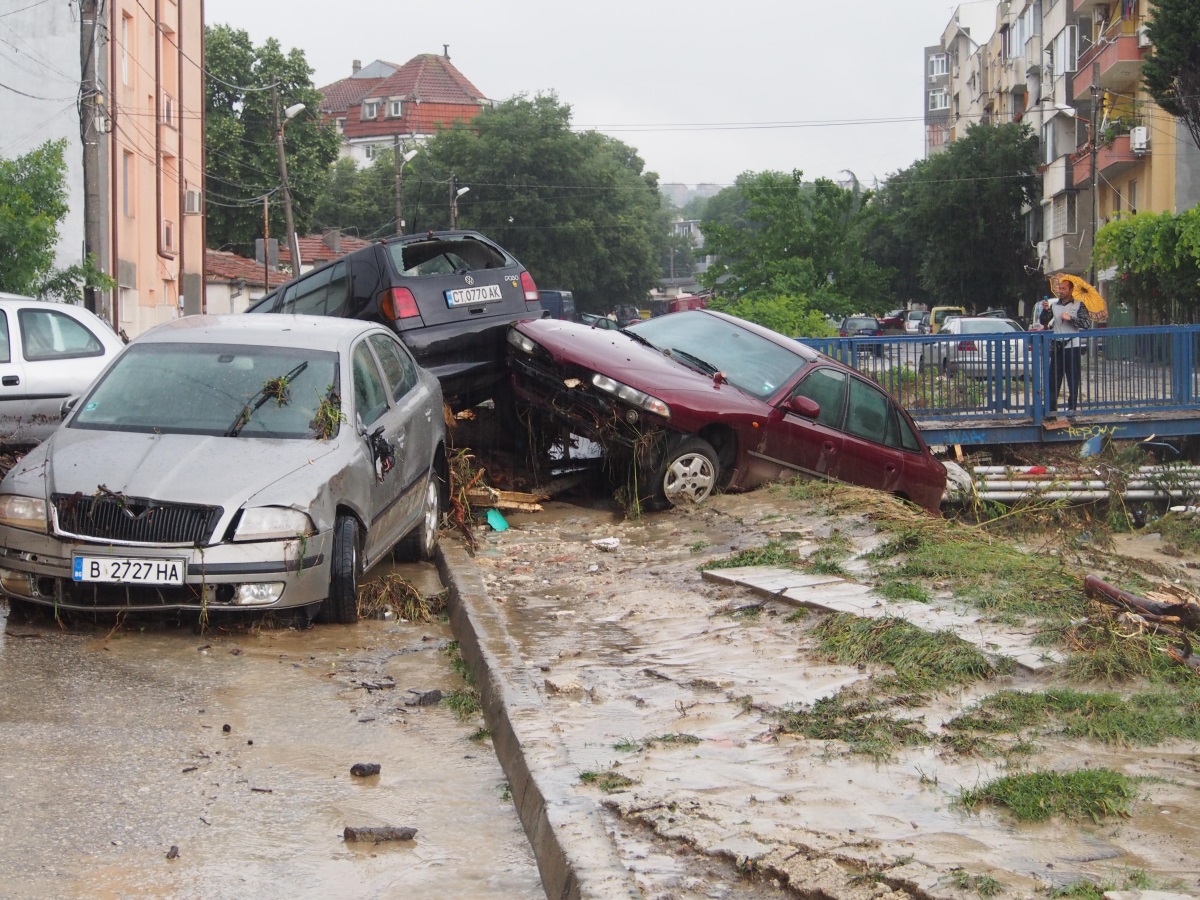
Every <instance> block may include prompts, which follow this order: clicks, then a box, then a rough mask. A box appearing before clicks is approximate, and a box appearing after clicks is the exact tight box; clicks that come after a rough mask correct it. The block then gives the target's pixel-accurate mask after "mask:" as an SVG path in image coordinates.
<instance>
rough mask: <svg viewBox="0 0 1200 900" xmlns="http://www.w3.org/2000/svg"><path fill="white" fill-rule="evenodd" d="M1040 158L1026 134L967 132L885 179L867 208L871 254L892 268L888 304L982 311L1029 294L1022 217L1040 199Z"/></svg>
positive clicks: (1012, 129)
mask: <svg viewBox="0 0 1200 900" xmlns="http://www.w3.org/2000/svg"><path fill="white" fill-rule="evenodd" d="M1037 154H1038V150H1037V138H1036V137H1035V136H1034V134H1033V132H1032V131H1031V130H1030V129H1029V127H1028V126H1027V125H1023V124H1005V125H971V126H970V127H968V129H967V133H966V135H965V136H963V137H962V138H960V139H958V140H956V141H954V142H952V143H951V144H950V145H949V146H948V147H947V148H946V149H945V150H944V151H943V152H941V153H937V154H935V155H933V156H931V157H929V158H928V159H924V160H919V161H918V162H916V163H914V164H913V165H911V166H909V167H908V168H907V169H905V170H903V171H902V172H899V173H897V174H896V175H894V176H893V177H892V178H890V179H888V181H887V182H886V183H885V184H884V185H883V187H881V188H880V190H879V192H878V196H877V198H876V201H875V202H874V203H873V204H872V208H871V216H872V227H871V234H870V240H869V246H870V248H871V253H872V255H873V256H874V258H875V259H876V261H877V262H878V263H879V264H880V265H886V266H891V267H893V268H894V270H895V272H896V274H895V277H894V278H893V281H892V292H893V293H894V294H895V296H897V297H899V298H902V299H909V298H912V299H921V300H924V301H925V302H928V303H935V302H938V303H962V304H963V305H965V306H967V307H968V309H976V310H982V309H986V308H989V307H1003V308H1007V309H1014V308H1015V307H1016V303H1017V301H1018V300H1020V299H1022V298H1027V297H1029V296H1031V295H1033V294H1036V293H1037V291H1038V289H1039V288H1040V284H1039V281H1040V279H1039V278H1037V277H1035V276H1032V275H1030V274H1028V273H1027V272H1026V271H1025V266H1026V265H1032V263H1033V262H1034V259H1033V256H1032V252H1033V251H1032V249H1031V248H1030V247H1029V243H1028V241H1027V240H1026V238H1025V229H1024V217H1023V214H1022V207H1024V206H1026V205H1034V206H1035V207H1036V201H1037V199H1038V197H1039V196H1040V190H1041V181H1040V179H1039V177H1038V175H1037V173H1036V171H1035V167H1036V165H1037V162H1038V155H1037Z"/></svg>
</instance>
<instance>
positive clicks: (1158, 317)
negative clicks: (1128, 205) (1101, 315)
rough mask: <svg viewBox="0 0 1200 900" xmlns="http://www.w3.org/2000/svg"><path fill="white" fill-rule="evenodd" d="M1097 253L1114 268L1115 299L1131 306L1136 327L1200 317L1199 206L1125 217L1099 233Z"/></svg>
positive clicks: (1103, 264)
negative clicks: (1180, 210) (1176, 211)
mask: <svg viewBox="0 0 1200 900" xmlns="http://www.w3.org/2000/svg"><path fill="white" fill-rule="evenodd" d="M1094 253H1095V261H1096V265H1097V266H1099V267H1104V268H1107V267H1109V266H1113V267H1115V268H1116V270H1117V277H1116V279H1115V280H1114V281H1113V288H1112V296H1111V299H1112V300H1113V301H1115V302H1117V303H1123V304H1127V305H1128V306H1129V307H1131V308H1132V310H1133V314H1134V324H1138V325H1141V324H1160V323H1179V322H1195V321H1197V319H1198V318H1200V208H1197V207H1193V208H1192V209H1189V210H1187V211H1186V212H1183V213H1180V214H1179V215H1174V214H1172V213H1169V212H1164V213H1136V214H1134V215H1131V216H1122V217H1121V218H1119V219H1115V220H1113V221H1112V222H1109V223H1108V224H1107V225H1105V226H1104V227H1103V228H1101V229H1100V232H1099V233H1098V234H1097V235H1096V247H1095V251H1094Z"/></svg>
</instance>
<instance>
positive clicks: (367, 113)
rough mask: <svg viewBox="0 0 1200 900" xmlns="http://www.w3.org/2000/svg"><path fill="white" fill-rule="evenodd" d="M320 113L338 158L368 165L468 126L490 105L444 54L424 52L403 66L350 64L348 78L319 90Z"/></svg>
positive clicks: (446, 51) (444, 50)
mask: <svg viewBox="0 0 1200 900" xmlns="http://www.w3.org/2000/svg"><path fill="white" fill-rule="evenodd" d="M320 90H321V94H322V95H323V97H324V101H323V102H322V104H321V112H322V113H323V114H324V115H325V116H326V117H327V118H329V119H332V120H333V121H334V123H335V124H336V125H337V129H338V132H339V133H340V134H341V135H342V156H343V157H347V156H348V157H350V158H351V159H353V160H354V161H355V162H356V163H360V164H361V163H363V162H369V161H370V160H372V159H374V158H375V155H376V154H377V153H384V152H386V153H393V152H395V147H396V144H397V142H399V144H400V146H401V147H409V146H413V145H415V144H418V143H420V142H422V141H424V140H425V139H426V138H428V137H430V136H431V135H433V134H434V133H435V132H436V131H438V130H440V129H443V128H449V127H450V126H452V125H453V124H454V123H456V122H470V121H472V120H473V119H474V118H475V117H476V116H477V115H479V113H480V111H481V110H482V109H483V108H484V107H488V106H491V105H492V101H491V100H488V99H487V98H486V97H484V96H483V94H482V92H480V90H479V88H477V87H475V85H473V84H471V82H470V81H468V80H467V78H466V76H465V75H463V74H462V72H460V71H458V69H456V68H455V67H454V64H453V63H451V62H450V54H449V45H448V44H443V45H442V54H441V55H440V56H439V55H437V54H436V53H422V54H421V55H420V56H414V57H413V58H412V59H410V60H409V61H408V62H406V63H404V65H396V64H395V63H389V62H384V61H383V60H379V59H377V60H375V61H374V62H373V63H371V64H370V65H367V66H363V65H362V64H361V63H360V62H359V61H358V60H355V61H354V65H353V71H352V72H351V74H350V77H348V78H343V79H342V80H341V81H335V82H334V83H333V84H330V85H326V86H325V87H323V88H321V89H320Z"/></svg>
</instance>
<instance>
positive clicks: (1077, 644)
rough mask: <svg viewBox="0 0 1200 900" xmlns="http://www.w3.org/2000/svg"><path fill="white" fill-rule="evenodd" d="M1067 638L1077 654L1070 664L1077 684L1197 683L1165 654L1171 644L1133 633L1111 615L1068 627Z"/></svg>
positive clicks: (1192, 676) (1071, 676)
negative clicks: (1088, 682) (1094, 682)
mask: <svg viewBox="0 0 1200 900" xmlns="http://www.w3.org/2000/svg"><path fill="white" fill-rule="evenodd" d="M1105 612H1106V613H1107V610H1106V611H1105ZM1063 639H1064V642H1065V643H1066V645H1067V646H1068V647H1070V648H1071V649H1072V650H1073V651H1074V652H1073V653H1072V654H1071V656H1070V657H1068V659H1067V664H1066V673H1067V676H1068V677H1069V678H1071V679H1072V680H1073V681H1104V682H1114V683H1120V682H1126V681H1132V680H1135V679H1148V680H1150V681H1153V682H1159V683H1167V684H1185V685H1186V684H1191V683H1193V682H1194V681H1195V676H1194V675H1193V674H1192V672H1191V670H1190V669H1188V668H1187V667H1186V666H1181V665H1179V664H1178V663H1176V662H1174V661H1172V660H1171V659H1170V657H1168V656H1167V655H1166V654H1165V653H1164V652H1163V649H1164V648H1165V647H1167V646H1168V645H1169V643H1170V642H1169V641H1167V640H1166V639H1165V638H1163V637H1159V636H1155V635H1152V634H1140V633H1137V632H1134V633H1130V632H1129V630H1128V629H1125V628H1123V627H1122V626H1121V625H1120V624H1119V622H1118V621H1116V619H1115V618H1114V617H1112V616H1111V615H1104V616H1096V617H1094V618H1092V619H1091V620H1089V621H1087V622H1084V623H1082V624H1080V625H1077V626H1074V627H1072V628H1068V629H1067V630H1066V631H1064V633H1063Z"/></svg>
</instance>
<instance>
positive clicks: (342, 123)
mask: <svg viewBox="0 0 1200 900" xmlns="http://www.w3.org/2000/svg"><path fill="white" fill-rule="evenodd" d="M333 121H334V124H335V125H336V126H337V133H338V134H345V133H346V117H345V116H339V117H338V118H336V119H334V120H333Z"/></svg>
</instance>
